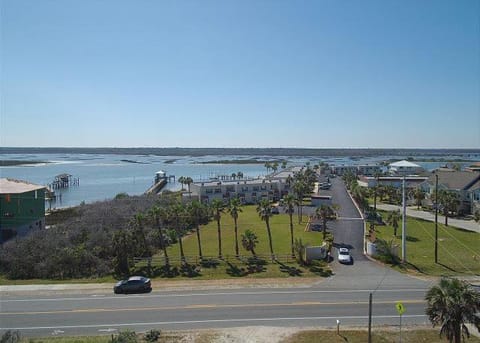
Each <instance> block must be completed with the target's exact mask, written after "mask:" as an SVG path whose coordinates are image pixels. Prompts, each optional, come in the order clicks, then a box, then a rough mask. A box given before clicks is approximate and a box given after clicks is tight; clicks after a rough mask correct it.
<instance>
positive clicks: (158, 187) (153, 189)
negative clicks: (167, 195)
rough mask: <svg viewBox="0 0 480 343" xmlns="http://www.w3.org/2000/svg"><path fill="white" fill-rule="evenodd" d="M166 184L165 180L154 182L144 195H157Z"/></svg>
mask: <svg viewBox="0 0 480 343" xmlns="http://www.w3.org/2000/svg"><path fill="white" fill-rule="evenodd" d="M166 184H167V179H160V180H159V181H158V182H155V183H154V184H153V186H151V187H150V188H149V189H147V191H146V192H145V194H158V193H159V192H160V191H161V190H162V189H163V187H165V185H166Z"/></svg>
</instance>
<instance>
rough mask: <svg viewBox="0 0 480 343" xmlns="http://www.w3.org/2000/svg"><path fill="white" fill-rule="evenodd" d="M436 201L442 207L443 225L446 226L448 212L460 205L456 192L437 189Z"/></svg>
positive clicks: (453, 210) (456, 209)
mask: <svg viewBox="0 0 480 343" xmlns="http://www.w3.org/2000/svg"><path fill="white" fill-rule="evenodd" d="M438 202H439V203H440V204H441V205H442V207H443V211H442V212H443V215H444V216H445V226H448V216H449V215H450V213H454V212H457V211H458V206H459V205H460V198H459V196H458V194H457V193H455V192H452V191H445V190H443V189H442V190H439V191H438Z"/></svg>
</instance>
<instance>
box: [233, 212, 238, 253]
mask: <svg viewBox="0 0 480 343" xmlns="http://www.w3.org/2000/svg"><path fill="white" fill-rule="evenodd" d="M234 221H235V257H238V255H239V254H238V226H237V219H236V218H234Z"/></svg>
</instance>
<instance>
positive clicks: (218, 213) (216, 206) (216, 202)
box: [210, 199, 225, 259]
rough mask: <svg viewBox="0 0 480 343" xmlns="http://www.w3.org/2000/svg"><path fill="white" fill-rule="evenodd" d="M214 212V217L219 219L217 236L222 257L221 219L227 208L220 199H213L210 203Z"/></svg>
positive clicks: (219, 252)
mask: <svg viewBox="0 0 480 343" xmlns="http://www.w3.org/2000/svg"><path fill="white" fill-rule="evenodd" d="M210 207H211V209H212V212H213V219H215V220H216V221H217V236H218V258H220V259H221V258H222V231H221V230H220V219H221V218H222V213H223V211H224V210H225V204H224V203H223V201H222V200H220V199H213V200H212V203H211V205H210Z"/></svg>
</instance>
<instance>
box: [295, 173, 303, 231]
mask: <svg viewBox="0 0 480 343" xmlns="http://www.w3.org/2000/svg"><path fill="white" fill-rule="evenodd" d="M305 189H306V184H305V182H303V181H302V180H295V181H294V183H293V193H294V194H295V200H296V204H297V207H298V223H299V224H300V223H301V222H302V215H303V214H302V206H303V196H304V195H305Z"/></svg>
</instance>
